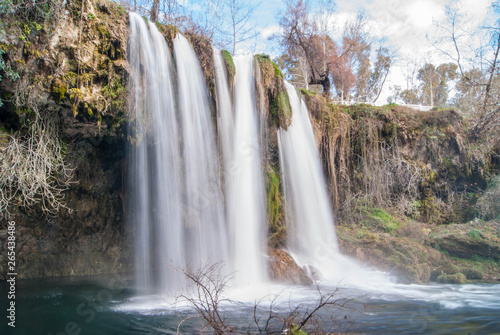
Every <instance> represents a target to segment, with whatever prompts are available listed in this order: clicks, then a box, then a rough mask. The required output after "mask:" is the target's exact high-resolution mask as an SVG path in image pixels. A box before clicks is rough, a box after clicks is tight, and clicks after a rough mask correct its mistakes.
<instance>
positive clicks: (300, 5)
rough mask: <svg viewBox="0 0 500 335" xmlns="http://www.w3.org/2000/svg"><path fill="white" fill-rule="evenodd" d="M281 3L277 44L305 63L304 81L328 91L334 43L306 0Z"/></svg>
mask: <svg viewBox="0 0 500 335" xmlns="http://www.w3.org/2000/svg"><path fill="white" fill-rule="evenodd" d="M285 5H286V10H285V12H284V13H282V14H281V15H280V17H279V24H280V27H281V28H282V30H283V33H282V34H281V36H280V44H281V46H282V47H283V48H284V49H285V52H286V53H288V54H289V55H290V56H292V57H295V58H297V59H298V60H299V62H300V63H302V64H305V66H306V68H305V72H306V73H307V77H308V78H307V85H321V86H322V87H323V92H324V93H329V92H330V88H331V80H330V74H331V69H332V63H333V61H334V60H335V59H336V58H338V56H337V48H336V45H335V43H334V42H333V40H332V39H331V38H330V37H329V36H328V35H327V34H326V31H322V30H321V29H320V27H319V25H318V24H317V23H316V22H315V21H314V20H313V17H312V12H311V10H310V5H309V1H307V0H285ZM330 8H332V6H330ZM328 14H330V13H324V15H325V16H327V15H328Z"/></svg>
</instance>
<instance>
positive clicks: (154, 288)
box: [129, 14, 228, 293]
mask: <svg viewBox="0 0 500 335" xmlns="http://www.w3.org/2000/svg"><path fill="white" fill-rule="evenodd" d="M174 55H175V61H176V65H177V68H176V70H177V74H178V79H177V87H178V95H177V94H176V92H175V90H174V89H173V85H172V77H173V69H172V59H171V56H170V50H169V49H168V47H167V45H166V42H165V39H164V37H163V36H162V35H161V34H160V33H159V32H158V30H157V28H156V27H155V25H154V24H152V23H149V24H146V22H145V20H144V19H143V18H142V17H141V16H139V15H137V14H130V64H131V82H132V83H133V87H134V92H135V93H134V101H135V102H134V103H135V105H134V109H135V119H134V120H133V122H131V124H130V129H129V135H130V140H131V142H132V145H131V148H130V151H131V152H130V156H129V157H130V159H129V167H130V185H131V186H130V202H129V207H130V208H131V215H130V216H129V220H130V221H131V223H132V224H133V225H134V227H136V231H135V272H136V275H135V277H136V281H137V283H136V285H137V287H138V289H139V290H140V291H141V292H142V293H166V292H168V291H170V292H173V291H175V290H177V289H179V288H182V287H184V286H185V284H186V282H185V279H184V275H183V274H182V273H181V272H179V270H184V269H188V270H190V271H196V270H197V269H198V268H199V267H200V266H202V265H206V264H213V263H216V262H223V261H227V254H228V253H227V232H226V227H225V222H224V213H223V203H222V194H221V191H222V190H221V183H220V177H221V176H220V166H219V164H220V159H219V155H218V152H217V146H216V142H215V134H214V130H213V123H212V118H211V112H210V107H209V106H210V104H209V100H208V92H207V88H206V84H205V81H204V79H203V73H202V70H201V66H200V64H199V61H198V59H197V57H196V55H195V53H194V51H193V49H192V47H191V46H190V44H189V42H188V41H187V40H186V39H185V38H184V37H183V36H182V35H180V34H179V35H178V36H177V37H176V38H175V40H174ZM175 101H178V106H175V104H174V102H175Z"/></svg>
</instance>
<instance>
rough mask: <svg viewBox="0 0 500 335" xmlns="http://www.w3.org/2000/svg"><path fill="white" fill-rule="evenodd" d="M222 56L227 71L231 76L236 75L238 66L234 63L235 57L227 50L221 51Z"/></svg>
mask: <svg viewBox="0 0 500 335" xmlns="http://www.w3.org/2000/svg"><path fill="white" fill-rule="evenodd" d="M221 54H222V58H224V63H225V64H226V69H227V73H228V74H229V76H230V77H234V76H235V75H236V66H235V65H234V61H233V57H232V56H231V54H230V53H229V51H227V50H222V51H221Z"/></svg>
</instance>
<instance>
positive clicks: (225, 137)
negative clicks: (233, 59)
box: [213, 48, 234, 192]
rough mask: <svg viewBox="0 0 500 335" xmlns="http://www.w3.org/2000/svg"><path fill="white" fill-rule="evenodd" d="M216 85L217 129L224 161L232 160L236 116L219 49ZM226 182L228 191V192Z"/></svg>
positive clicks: (215, 65)
mask: <svg viewBox="0 0 500 335" xmlns="http://www.w3.org/2000/svg"><path fill="white" fill-rule="evenodd" d="M213 53H214V68H215V86H216V88H217V129H218V130H219V142H220V145H221V148H222V154H223V157H224V162H231V160H232V154H233V136H234V117H233V107H232V103H231V93H230V91H229V81H228V78H227V74H226V67H225V65H224V58H223V57H222V54H221V52H220V51H219V50H217V49H215V48H214V49H213ZM227 190H228V188H227V184H226V192H227Z"/></svg>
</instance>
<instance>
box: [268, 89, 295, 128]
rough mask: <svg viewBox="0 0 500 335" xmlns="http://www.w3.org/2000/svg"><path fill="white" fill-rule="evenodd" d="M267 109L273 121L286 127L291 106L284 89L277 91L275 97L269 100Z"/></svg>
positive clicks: (290, 113)
mask: <svg viewBox="0 0 500 335" xmlns="http://www.w3.org/2000/svg"><path fill="white" fill-rule="evenodd" d="M269 111H270V112H271V117H272V119H273V123H275V124H276V125H279V126H280V127H282V128H284V129H286V128H287V127H288V126H289V125H290V123H291V117H292V107H291V105H290V99H289V97H288V93H287V92H286V91H283V92H279V93H278V94H277V95H276V98H275V99H272V100H271V101H270V102H269Z"/></svg>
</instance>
